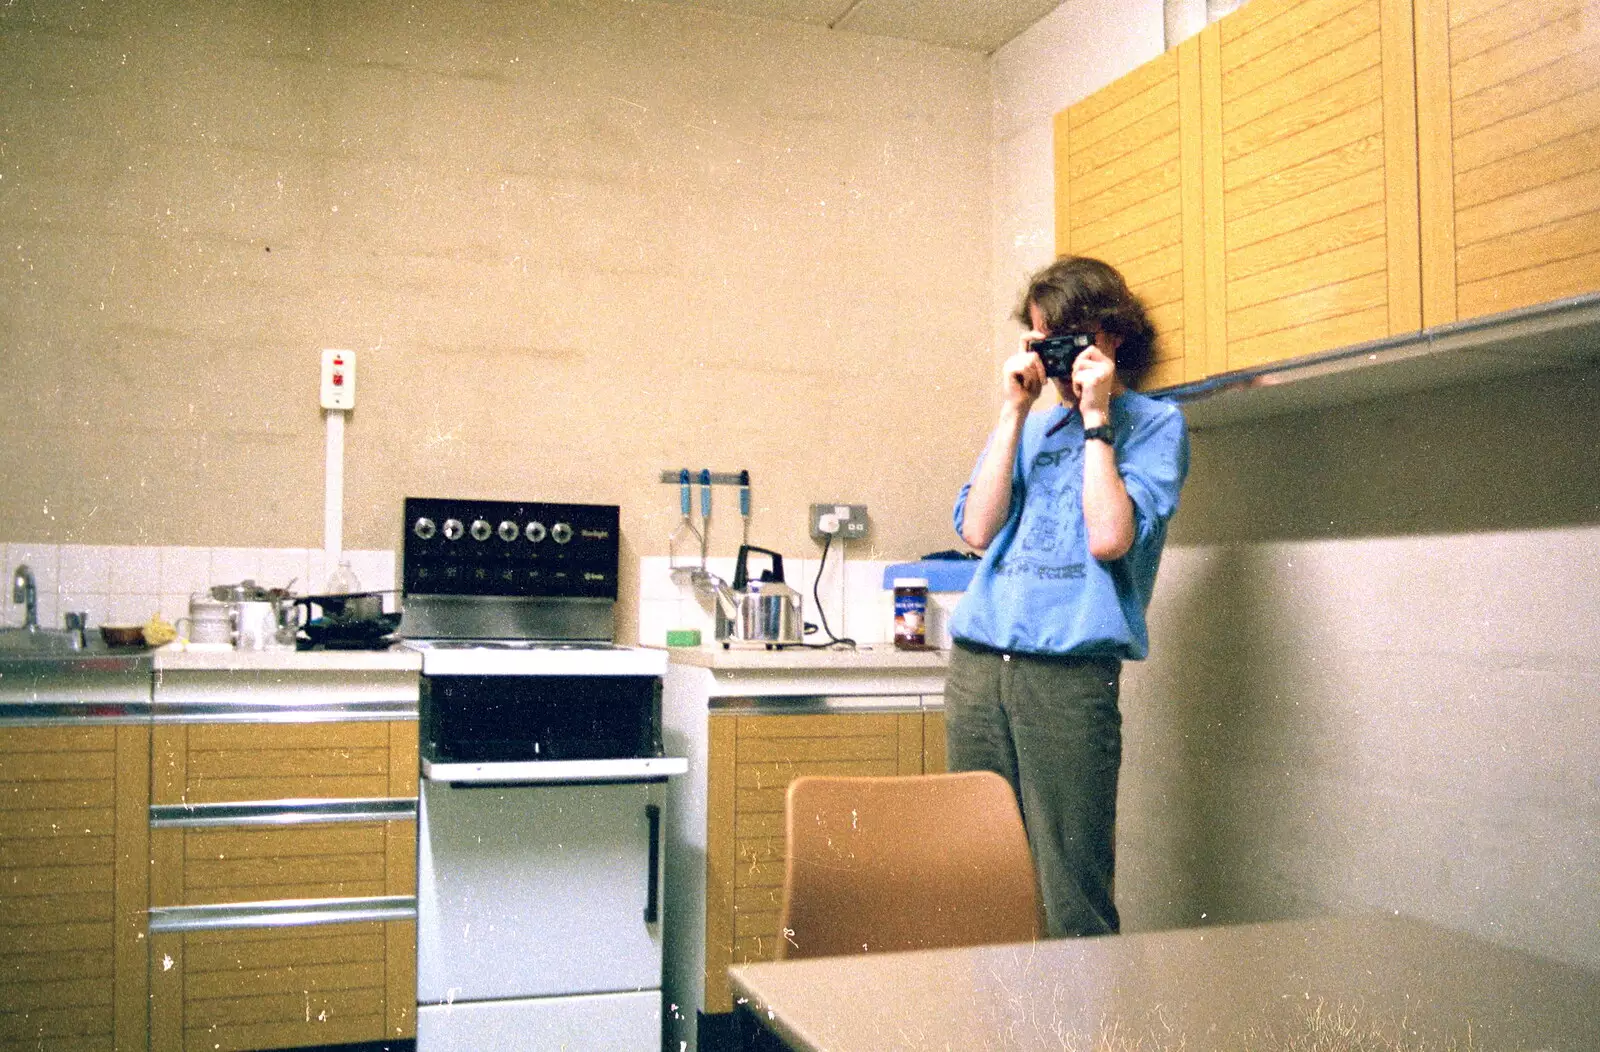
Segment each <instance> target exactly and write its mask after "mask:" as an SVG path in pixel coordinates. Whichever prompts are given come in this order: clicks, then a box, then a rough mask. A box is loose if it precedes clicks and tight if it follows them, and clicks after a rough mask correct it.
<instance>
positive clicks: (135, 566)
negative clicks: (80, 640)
mask: <svg viewBox="0 0 1600 1052" xmlns="http://www.w3.org/2000/svg"><path fill="white" fill-rule="evenodd" d="M345 557H346V558H347V559H349V560H350V564H351V569H353V570H354V571H355V574H356V578H357V580H358V581H360V583H361V587H362V588H363V589H366V590H370V591H390V590H392V589H394V587H395V556H394V552H392V551H383V550H363V551H349V552H346V553H345ZM0 559H3V561H0V566H3V568H4V572H5V581H6V587H5V588H4V589H3V593H0V612H3V617H4V623H5V624H8V625H19V624H21V623H22V620H23V616H24V615H23V610H22V604H20V603H14V602H12V599H11V587H10V582H11V575H12V573H13V572H15V570H16V568H17V567H18V566H19V565H21V564H23V563H26V564H27V565H28V566H29V567H30V568H31V569H32V570H33V574H34V580H35V582H36V584H37V585H38V589H39V623H40V624H42V625H47V626H58V625H60V624H61V616H62V614H64V613H66V612H68V611H72V610H84V611H87V612H88V614H89V624H91V625H104V624H143V623H144V622H145V621H148V620H149V619H150V616H151V615H152V614H155V613H160V614H161V616H162V617H164V618H166V619H167V620H169V621H175V620H177V619H178V618H179V617H182V616H184V615H185V614H187V613H188V611H189V594H190V593H191V592H197V591H200V590H202V589H204V588H209V587H210V586H212V585H214V584H234V583H236V582H238V581H242V580H245V579H247V578H249V579H253V580H255V581H256V582H257V583H258V584H260V585H262V586H263V587H268V588H276V587H290V588H292V589H293V590H294V591H295V592H298V593H300V594H302V595H303V594H308V593H315V592H318V591H321V589H322V587H323V585H324V583H325V582H326V581H327V577H328V572H329V571H330V570H331V569H332V567H328V566H326V565H325V564H326V554H325V553H324V552H323V550H322V549H321V548H190V547H134V546H129V545H92V544H32V543H28V542H11V543H4V544H0ZM385 605H386V606H389V607H393V606H394V604H393V603H392V602H391V603H387V604H385Z"/></svg>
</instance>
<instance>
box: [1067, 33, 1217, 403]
mask: <svg viewBox="0 0 1600 1052" xmlns="http://www.w3.org/2000/svg"><path fill="white" fill-rule="evenodd" d="M1200 89H1201V76H1200V46H1199V43H1198V41H1195V40H1190V41H1187V42H1185V44H1183V45H1182V46H1181V47H1179V48H1177V49H1175V50H1173V51H1169V52H1167V53H1166V54H1165V55H1163V56H1161V57H1160V58H1158V59H1156V60H1155V61H1153V62H1150V63H1148V64H1146V65H1145V66H1142V67H1140V68H1139V69H1138V70H1135V71H1134V72H1133V73H1131V74H1129V75H1128V76H1126V77H1124V78H1122V79H1121V80H1118V81H1117V82H1116V83H1114V84H1111V85H1109V86H1108V87H1106V88H1103V89H1101V90H1100V91H1098V92H1096V93H1095V94H1093V95H1091V96H1089V97H1088V98H1086V99H1084V100H1083V101H1082V102H1079V103H1077V104H1075V105H1073V106H1070V107H1068V108H1067V109H1065V110H1062V111H1061V112H1060V113H1058V114H1057V115H1056V118H1055V170H1056V253H1057V255H1079V256H1094V257H1096V258H1099V259H1103V260H1105V261H1106V262H1107V263H1110V264H1111V265H1112V266H1114V267H1116V268H1117V269H1118V270H1120V271H1121V272H1122V275H1123V277H1125V278H1127V280H1128V284H1129V287H1130V288H1132V289H1133V291H1134V293H1135V294H1137V295H1138V296H1139V298H1140V300H1141V301H1142V302H1143V303H1144V305H1145V309H1146V311H1148V313H1149V315H1150V320H1151V323H1152V324H1153V325H1154V326H1155V329H1156V364H1155V367H1154V368H1152V369H1151V370H1150V372H1149V374H1147V376H1146V378H1145V383H1144V386H1146V387H1150V388H1156V387H1164V386H1169V385H1171V384H1175V383H1181V382H1183V381H1184V380H1186V379H1187V380H1193V379H1199V378H1200V377H1202V376H1204V375H1206V373H1207V372H1208V371H1209V370H1208V366H1207V362H1206V360H1205V347H1206V339H1205V323H1206V314H1205V309H1204V304H1205V258H1204V249H1203V244H1204V240H1203V238H1204V226H1203V220H1202V208H1203V195H1202V192H1201V185H1202V184H1201V149H1200V130H1201V109H1200V98H1201V90H1200Z"/></svg>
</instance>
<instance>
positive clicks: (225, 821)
mask: <svg viewBox="0 0 1600 1052" xmlns="http://www.w3.org/2000/svg"><path fill="white" fill-rule="evenodd" d="M416 818H417V801H416V799H415V798H414V797H384V798H357V799H347V800H260V801H249V802H245V803H222V804H154V805H152V806H151V808H150V828H151V829H207V828H215V827H218V826H289V825H303V824H306V823H311V822H414V821H416Z"/></svg>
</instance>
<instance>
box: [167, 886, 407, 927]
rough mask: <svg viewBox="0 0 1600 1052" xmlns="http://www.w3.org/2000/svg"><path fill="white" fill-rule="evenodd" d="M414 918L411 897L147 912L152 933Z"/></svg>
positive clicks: (288, 901)
mask: <svg viewBox="0 0 1600 1052" xmlns="http://www.w3.org/2000/svg"><path fill="white" fill-rule="evenodd" d="M416 919H417V897H416V896H415V895H373V896H369V897H367V898H355V899H284V900H281V901H277V902H234V903H228V904H226V905H221V906H158V907H156V908H155V909H152V910H151V911H150V934H152V935H160V934H170V933H173V932H189V931H223V930H242V929H249V928H304V927H310V926H312V925H316V924H359V923H364V922H369V921H406V920H416Z"/></svg>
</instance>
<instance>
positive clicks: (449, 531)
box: [444, 519, 467, 541]
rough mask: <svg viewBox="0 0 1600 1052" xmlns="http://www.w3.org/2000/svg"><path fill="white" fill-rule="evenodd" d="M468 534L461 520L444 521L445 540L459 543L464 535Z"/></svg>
mask: <svg viewBox="0 0 1600 1052" xmlns="http://www.w3.org/2000/svg"><path fill="white" fill-rule="evenodd" d="M466 532H467V529H466V527H465V526H463V525H461V520H460V519H446V520H444V539H445V540H447V541H459V540H460V539H461V536H462V534H464V533H466Z"/></svg>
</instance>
